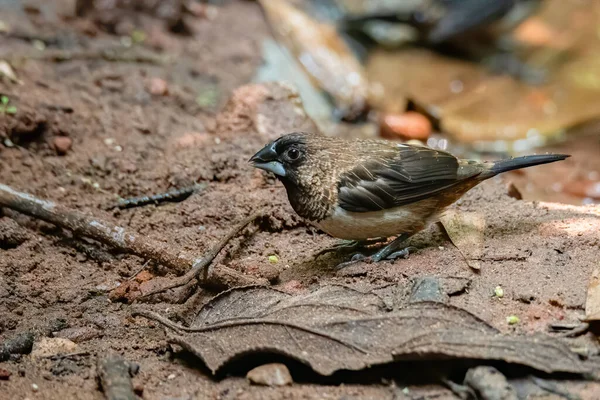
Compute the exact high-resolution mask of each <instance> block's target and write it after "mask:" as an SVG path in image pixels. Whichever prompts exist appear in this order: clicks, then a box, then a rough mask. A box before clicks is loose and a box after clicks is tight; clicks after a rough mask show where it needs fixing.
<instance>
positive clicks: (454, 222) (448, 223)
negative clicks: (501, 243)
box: [440, 210, 485, 270]
mask: <svg viewBox="0 0 600 400" xmlns="http://www.w3.org/2000/svg"><path fill="white" fill-rule="evenodd" d="M440 222H441V223H442V225H443V226H444V229H445V230H446V233H447V234H448V237H449V238H450V240H451V241H452V244H454V245H455V246H456V248H457V249H458V250H459V251H460V253H461V254H462V256H463V257H464V259H465V261H466V262H467V265H469V267H471V268H473V269H477V270H479V269H480V268H481V266H480V264H479V260H480V259H481V256H482V255H483V240H484V231H485V219H484V218H483V216H482V215H481V214H479V213H474V212H458V211H456V210H448V211H447V212H446V213H444V215H443V216H442V217H441V218H440Z"/></svg>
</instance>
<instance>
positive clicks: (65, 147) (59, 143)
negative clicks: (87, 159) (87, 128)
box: [52, 136, 73, 156]
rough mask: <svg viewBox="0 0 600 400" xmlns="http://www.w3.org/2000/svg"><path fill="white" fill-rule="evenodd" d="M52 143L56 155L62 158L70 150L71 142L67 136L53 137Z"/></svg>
mask: <svg viewBox="0 0 600 400" xmlns="http://www.w3.org/2000/svg"><path fill="white" fill-rule="evenodd" d="M52 143H53V145H54V150H56V153H57V154H59V155H61V156H62V155H65V154H67V152H68V151H69V150H70V149H71V146H72V145H73V140H71V138H70V137H67V136H55V137H54V139H53V141H52Z"/></svg>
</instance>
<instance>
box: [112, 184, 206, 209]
mask: <svg viewBox="0 0 600 400" xmlns="http://www.w3.org/2000/svg"><path fill="white" fill-rule="evenodd" d="M205 187H206V185H203V184H199V185H193V186H188V187H184V188H180V189H174V190H169V191H168V192H165V193H158V194H153V195H150V196H140V197H130V198H127V199H119V201H118V202H117V204H113V205H111V206H109V207H107V208H106V209H107V210H111V209H113V208H120V209H122V210H123V209H125V208H133V207H141V206H145V205H147V204H158V203H162V202H166V201H171V202H178V201H183V200H185V199H187V198H188V197H190V196H191V195H192V193H194V192H196V191H198V190H202V189H204V188H205Z"/></svg>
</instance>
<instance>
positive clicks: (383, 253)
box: [336, 233, 414, 270]
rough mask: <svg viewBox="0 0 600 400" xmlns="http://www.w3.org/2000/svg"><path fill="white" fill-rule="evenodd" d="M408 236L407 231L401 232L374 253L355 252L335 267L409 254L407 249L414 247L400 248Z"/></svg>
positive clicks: (340, 267) (390, 258) (392, 258)
mask: <svg viewBox="0 0 600 400" xmlns="http://www.w3.org/2000/svg"><path fill="white" fill-rule="evenodd" d="M410 236H411V235H410V234H408V233H403V234H402V235H400V236H398V237H397V238H396V239H394V240H393V241H392V242H391V243H389V244H388V245H386V246H385V247H383V248H382V249H380V250H378V251H377V252H376V253H375V254H373V255H372V256H370V257H366V256H365V255H363V254H361V253H357V254H355V255H353V256H352V259H351V260H350V261H346V262H343V263H341V264H338V265H337V267H336V269H338V270H339V269H342V268H346V267H348V266H350V265H352V264H355V263H357V262H359V261H362V260H370V261H372V262H379V261H381V260H394V259H396V258H398V257H407V256H408V254H409V251H410V250H411V249H413V250H414V247H405V248H402V245H403V244H405V242H406V240H407V239H408V238H409V237H410Z"/></svg>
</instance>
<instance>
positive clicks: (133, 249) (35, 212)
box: [0, 184, 260, 287]
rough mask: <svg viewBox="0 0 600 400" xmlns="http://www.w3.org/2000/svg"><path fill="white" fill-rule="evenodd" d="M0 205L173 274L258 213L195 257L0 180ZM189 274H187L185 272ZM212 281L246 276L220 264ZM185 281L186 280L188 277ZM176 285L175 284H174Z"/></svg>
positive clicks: (201, 263) (204, 262) (204, 260)
mask: <svg viewBox="0 0 600 400" xmlns="http://www.w3.org/2000/svg"><path fill="white" fill-rule="evenodd" d="M0 207H8V208H10V209H13V210H15V211H18V212H20V213H23V214H26V215H29V216H32V217H35V218H39V219H41V220H44V221H46V222H50V223H52V224H54V225H57V226H59V227H61V228H66V229H69V230H71V231H73V233H75V234H76V235H81V236H87V237H89V238H92V239H95V240H98V241H99V242H102V243H105V244H107V245H109V246H111V247H113V248H116V249H118V250H120V251H123V252H125V253H130V254H135V255H138V256H140V257H142V258H145V259H146V260H148V259H150V260H153V261H155V262H156V263H158V264H162V265H164V266H166V267H168V268H169V269H172V270H173V271H174V272H175V273H177V274H182V273H184V271H188V270H189V269H190V268H194V270H193V271H190V273H192V272H193V274H192V275H193V277H196V276H197V274H199V272H198V271H201V270H202V269H204V268H205V267H207V266H208V265H209V264H210V263H211V262H212V260H213V259H214V258H215V257H216V256H217V254H218V252H219V251H220V250H221V249H222V248H223V247H224V246H225V245H226V244H227V241H229V240H231V238H232V237H233V236H235V234H237V233H238V232H239V231H240V230H241V229H242V228H243V227H245V226H246V225H248V224H250V223H251V222H253V221H254V220H255V219H257V218H258V216H259V215H260V214H254V215H253V216H252V217H250V218H248V219H246V220H245V221H244V222H243V224H240V225H239V226H237V227H236V228H235V229H234V230H232V232H230V233H229V234H228V235H227V236H226V238H225V239H226V240H227V241H225V240H222V241H221V242H219V244H218V245H217V246H216V247H215V248H213V249H212V250H211V251H209V253H208V254H207V255H206V256H203V257H197V256H196V255H194V254H191V253H189V252H187V251H181V250H179V251H178V250H177V249H176V248H173V246H171V245H169V244H167V243H163V242H158V241H155V240H151V239H148V238H146V237H144V236H142V235H137V234H136V233H134V232H132V231H128V230H126V229H125V228H122V227H120V226H117V225H114V224H111V223H109V222H106V221H102V220H100V219H98V218H95V217H93V216H89V215H86V214H84V213H82V212H79V211H75V210H73V209H70V208H67V207H64V206H61V205H59V204H56V203H53V202H51V201H46V200H42V199H39V198H37V197H34V196H32V195H30V194H27V193H22V192H18V191H16V190H14V189H12V188H11V187H10V186H7V185H3V184H0ZM186 276H189V275H186ZM209 278H210V280H211V281H213V282H214V283H217V284H218V283H220V282H222V283H223V285H224V286H228V287H230V286H231V285H236V282H238V281H239V282H240V283H241V285H244V284H247V283H248V280H249V279H250V278H249V277H247V276H245V275H244V274H241V273H239V272H237V271H235V270H234V269H232V268H228V267H225V266H220V267H219V268H215V269H214V272H213V274H211V276H210V277H209ZM188 282H189V280H188ZM177 286H179V285H177Z"/></svg>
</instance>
